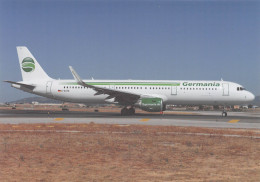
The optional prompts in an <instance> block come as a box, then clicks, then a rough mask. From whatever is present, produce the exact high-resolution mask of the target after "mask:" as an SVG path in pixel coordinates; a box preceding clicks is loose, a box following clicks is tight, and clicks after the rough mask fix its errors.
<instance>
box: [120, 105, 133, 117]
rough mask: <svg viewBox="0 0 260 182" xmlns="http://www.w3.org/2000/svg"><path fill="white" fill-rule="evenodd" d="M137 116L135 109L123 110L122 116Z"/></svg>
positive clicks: (125, 108)
mask: <svg viewBox="0 0 260 182" xmlns="http://www.w3.org/2000/svg"><path fill="white" fill-rule="evenodd" d="M134 114H135V108H133V107H130V108H129V109H128V108H127V107H124V108H123V109H122V110H121V116H130V115H134Z"/></svg>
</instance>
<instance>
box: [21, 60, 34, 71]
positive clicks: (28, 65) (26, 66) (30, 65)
mask: <svg viewBox="0 0 260 182" xmlns="http://www.w3.org/2000/svg"><path fill="white" fill-rule="evenodd" d="M22 68H23V70H24V71H25V72H32V71H34V69H35V63H34V61H33V59H32V58H30V57H27V58H24V59H23V62H22Z"/></svg>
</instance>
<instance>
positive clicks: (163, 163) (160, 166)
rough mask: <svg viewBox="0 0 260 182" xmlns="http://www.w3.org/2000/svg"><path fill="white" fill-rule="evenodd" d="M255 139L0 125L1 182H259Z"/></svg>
mask: <svg viewBox="0 0 260 182" xmlns="http://www.w3.org/2000/svg"><path fill="white" fill-rule="evenodd" d="M24 130H26V131H24ZM35 130H40V131H35ZM57 131H59V132H57ZM67 131H80V132H75V133H69V132H67ZM196 133H206V134H212V135H211V136H203V135H196ZM223 134H229V135H241V137H225V136H221V135H223ZM243 136H245V137H243ZM252 136H253V137H255V136H258V137H259V136H260V133H259V130H231V129H206V128H195V127H164V126H132V125H131V126H118V125H97V124H94V123H92V124H51V125H48V124H41V125H39V124H34V125H0V169H1V170H0V181H259V180H260V152H259V151H260V139H257V138H252Z"/></svg>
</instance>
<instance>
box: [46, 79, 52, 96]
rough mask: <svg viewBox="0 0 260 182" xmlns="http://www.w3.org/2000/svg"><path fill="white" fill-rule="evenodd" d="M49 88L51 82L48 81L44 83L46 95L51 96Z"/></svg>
mask: <svg viewBox="0 0 260 182" xmlns="http://www.w3.org/2000/svg"><path fill="white" fill-rule="evenodd" d="M51 86H52V81H48V82H47V83H46V94H49V95H51Z"/></svg>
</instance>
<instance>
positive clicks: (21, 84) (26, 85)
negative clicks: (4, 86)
mask: <svg viewBox="0 0 260 182" xmlns="http://www.w3.org/2000/svg"><path fill="white" fill-rule="evenodd" d="M4 82H7V83H11V84H15V85H20V86H22V87H25V88H28V89H30V90H33V89H34V88H35V86H33V85H28V84H24V83H18V82H13V81H8V80H5V81H4Z"/></svg>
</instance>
